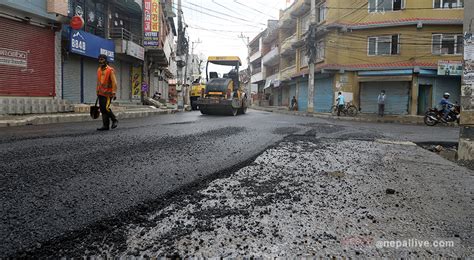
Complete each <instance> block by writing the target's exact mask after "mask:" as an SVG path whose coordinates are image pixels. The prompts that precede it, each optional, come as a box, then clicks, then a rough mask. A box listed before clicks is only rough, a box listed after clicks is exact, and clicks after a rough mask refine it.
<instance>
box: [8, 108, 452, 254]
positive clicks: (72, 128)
mask: <svg viewBox="0 0 474 260" xmlns="http://www.w3.org/2000/svg"><path fill="white" fill-rule="evenodd" d="M99 124H100V123H99V121H96V122H84V123H71V124H54V125H43V126H25V127H15V128H7V129H2V131H1V132H0V154H1V158H2V160H1V162H0V168H1V169H3V170H2V173H1V175H0V181H1V183H2V185H1V186H0V195H1V198H2V201H1V208H2V212H1V219H2V224H1V228H0V252H2V254H3V255H5V256H15V255H17V256H21V255H22V253H24V252H29V251H32V250H33V252H35V250H36V251H38V252H40V251H41V250H42V249H44V248H45V247H52V248H53V250H54V248H57V244H58V241H59V242H60V243H64V244H66V242H65V241H72V240H73V239H72V238H77V237H79V238H80V237H83V236H86V235H90V233H98V234H100V231H101V230H100V229H104V230H108V229H110V228H111V227H115V226H120V225H121V222H122V221H129V222H133V221H134V218H140V217H141V216H140V215H139V214H136V212H139V211H149V210H150V208H152V207H165V206H166V205H168V204H170V203H172V201H170V200H172V198H174V196H175V195H176V194H180V193H183V194H184V193H186V194H188V193H189V192H190V191H192V190H198V189H201V188H203V187H206V185H208V184H209V182H211V181H212V180H214V179H216V178H221V177H223V176H229V175H230V174H232V173H233V172H235V171H236V170H238V169H240V168H242V167H244V166H246V165H250V164H251V163H253V161H254V159H255V158H257V156H259V155H260V154H261V153H262V152H264V151H265V150H267V149H268V148H271V147H273V146H274V145H276V144H278V143H279V142H280V141H282V140H283V139H284V138H285V136H288V135H304V136H308V135H309V136H319V137H320V138H334V136H331V135H332V134H333V132H338V135H337V138H339V139H351V140H352V139H360V140H366V139H370V140H374V139H386V140H403V141H415V142H431V141H444V142H457V139H458V129H456V128H445V127H434V128H429V127H424V126H411V125H395V124H374V123H356V122H345V121H332V120H326V119H316V118H308V117H297V116H290V115H279V114H273V113H268V112H261V111H254V110H250V111H249V113H248V114H247V115H243V116H238V117H220V116H202V115H201V114H200V113H199V112H189V113H179V114H174V115H165V116H157V117H149V118H141V119H129V120H122V121H120V123H119V128H117V129H115V130H112V131H109V132H97V131H95V128H96V127H98V125H99ZM336 129H337V131H335V130H336ZM91 228H95V229H99V230H95V231H93V232H92V231H91ZM102 231H103V230H102ZM55 246H56V247H55ZM61 246H64V247H67V246H66V245H61ZM61 246H59V248H61ZM46 252H48V251H46ZM33 255H34V253H33Z"/></svg>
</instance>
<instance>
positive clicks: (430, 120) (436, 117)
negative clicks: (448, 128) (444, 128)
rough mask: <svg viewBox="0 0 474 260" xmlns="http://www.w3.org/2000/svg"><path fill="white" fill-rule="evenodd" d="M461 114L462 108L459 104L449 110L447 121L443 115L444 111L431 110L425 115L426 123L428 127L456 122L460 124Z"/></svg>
mask: <svg viewBox="0 0 474 260" xmlns="http://www.w3.org/2000/svg"><path fill="white" fill-rule="evenodd" d="M460 112H461V106H459V105H458V104H455V105H453V106H452V107H451V108H449V113H448V115H447V116H446V119H445V118H444V115H443V110H442V109H441V110H438V109H437V108H430V109H428V111H426V113H425V118H424V120H423V121H424V122H425V124H426V125H427V126H434V125H436V124H438V123H450V122H454V121H456V123H458V124H459V113H460Z"/></svg>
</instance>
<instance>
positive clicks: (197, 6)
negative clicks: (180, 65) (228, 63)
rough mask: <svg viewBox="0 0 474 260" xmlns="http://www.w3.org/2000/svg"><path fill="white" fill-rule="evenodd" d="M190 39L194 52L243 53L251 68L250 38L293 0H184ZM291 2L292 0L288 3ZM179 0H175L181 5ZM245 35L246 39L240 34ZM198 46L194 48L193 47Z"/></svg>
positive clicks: (245, 65) (235, 54) (276, 18)
mask: <svg viewBox="0 0 474 260" xmlns="http://www.w3.org/2000/svg"><path fill="white" fill-rule="evenodd" d="M181 1H182V10H183V16H184V22H185V23H186V25H187V26H188V27H187V30H188V35H189V38H190V43H189V47H190V50H189V51H190V52H191V51H193V53H194V54H198V55H202V56H204V58H205V59H207V57H208V56H239V57H240V59H241V60H242V63H243V68H246V67H247V53H248V51H247V37H248V38H249V40H250V41H252V39H253V38H254V37H255V36H257V35H258V34H259V33H260V32H262V31H263V30H265V28H266V27H267V21H268V20H269V19H274V20H278V16H279V10H280V9H285V8H286V7H287V6H289V5H290V4H291V2H293V1H292V0H181ZM287 2H288V3H287ZM177 3H178V0H175V1H174V4H175V7H177ZM241 35H243V36H244V38H240V37H239V36H241ZM193 46H194V50H193V48H192V47H193Z"/></svg>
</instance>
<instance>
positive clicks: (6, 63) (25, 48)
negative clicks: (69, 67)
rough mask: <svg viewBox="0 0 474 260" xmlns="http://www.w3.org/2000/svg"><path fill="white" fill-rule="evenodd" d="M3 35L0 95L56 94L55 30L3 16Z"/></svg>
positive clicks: (0, 28)
mask: <svg viewBox="0 0 474 260" xmlns="http://www.w3.org/2000/svg"><path fill="white" fill-rule="evenodd" d="M0 35H1V37H0V58H1V59H0V95H2V96H28V97H52V96H56V93H55V53H54V48H55V41H54V31H53V30H51V28H42V27H38V26H34V25H29V24H27V23H22V22H17V21H13V20H10V19H6V18H1V17H0ZM12 64H15V65H12Z"/></svg>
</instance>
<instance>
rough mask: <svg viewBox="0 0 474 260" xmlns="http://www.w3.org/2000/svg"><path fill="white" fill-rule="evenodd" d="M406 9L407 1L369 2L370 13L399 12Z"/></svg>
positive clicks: (380, 0)
mask: <svg viewBox="0 0 474 260" xmlns="http://www.w3.org/2000/svg"><path fill="white" fill-rule="evenodd" d="M404 8H405V0H369V12H370V13H376V12H388V11H399V10H402V9H404Z"/></svg>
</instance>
